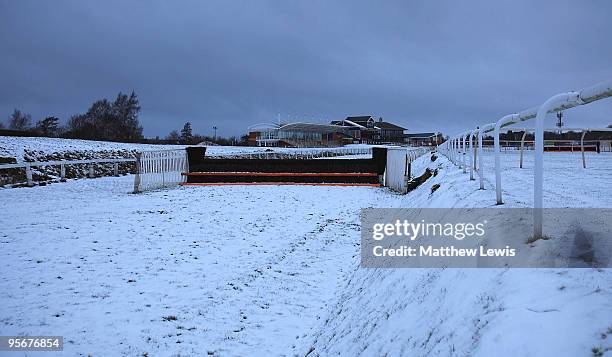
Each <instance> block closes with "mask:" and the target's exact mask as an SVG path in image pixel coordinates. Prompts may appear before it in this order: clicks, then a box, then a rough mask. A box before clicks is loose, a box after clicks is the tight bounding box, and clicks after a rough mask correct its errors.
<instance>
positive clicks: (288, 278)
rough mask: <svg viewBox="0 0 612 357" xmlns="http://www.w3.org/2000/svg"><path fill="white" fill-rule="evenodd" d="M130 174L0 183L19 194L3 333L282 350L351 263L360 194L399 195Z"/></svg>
mask: <svg viewBox="0 0 612 357" xmlns="http://www.w3.org/2000/svg"><path fill="white" fill-rule="evenodd" d="M131 180H132V177H131V176H128V177H122V178H100V179H93V180H79V181H72V182H69V183H66V184H61V185H53V186H49V187H40V188H34V189H14V190H5V191H2V193H1V194H2V200H3V201H4V202H14V206H13V208H12V209H11V210H10V212H7V213H8V215H7V214H4V215H3V216H2V218H0V219H1V220H2V222H1V225H2V227H3V229H2V233H1V235H0V239H1V241H0V246H1V256H0V262H1V263H0V269H1V270H2V276H1V280H0V304H1V306H2V309H1V310H0V332H1V333H0V334H2V335H11V334H24V333H25V334H29V335H34V334H44V333H47V334H48V333H51V332H52V333H53V334H57V335H63V336H66V340H67V342H66V350H65V353H66V354H68V355H73V354H83V355H87V354H89V353H91V354H93V355H94V356H96V355H130V356H134V355H141V354H142V353H145V352H148V353H149V355H153V356H155V355H160V354H161V355H171V354H173V353H180V354H186V355H201V354H206V353H207V352H208V351H210V352H211V353H212V352H214V353H215V354H221V355H254V354H261V355H265V354H277V353H279V352H280V351H285V352H287V353H289V352H291V351H293V350H294V346H297V345H299V344H300V338H301V337H302V336H303V335H305V334H309V333H311V328H312V327H313V326H314V325H315V323H316V322H317V319H318V318H319V317H320V316H321V315H324V313H325V311H326V309H327V308H328V305H329V304H330V302H333V301H335V294H336V292H337V291H338V289H339V287H340V285H341V284H343V282H344V281H345V275H346V274H347V273H349V272H350V271H352V270H354V269H355V265H356V262H357V257H358V239H357V238H358V233H359V218H358V210H359V207H361V206H363V207H366V206H367V207H370V206H385V207H386V206H388V205H389V204H393V202H398V201H399V199H400V196H397V195H394V194H392V193H389V192H387V191H386V190H382V189H376V188H367V187H349V188H346V187H345V188H341V187H317V188H314V187H305V186H281V187H273V186H262V187H252V186H249V187H241V186H234V187H197V188H193V187H183V188H177V189H174V190H167V191H156V192H149V193H144V194H140V195H133V194H129V193H128V191H129V188H130V187H131V184H132V181H131ZM313 190H316V194H315V191H313ZM77 212H78V213H77ZM174 317H176V320H175V319H174ZM262 341H265V343H262ZM296 352H299V351H296Z"/></svg>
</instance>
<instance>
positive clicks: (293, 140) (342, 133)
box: [249, 123, 355, 147]
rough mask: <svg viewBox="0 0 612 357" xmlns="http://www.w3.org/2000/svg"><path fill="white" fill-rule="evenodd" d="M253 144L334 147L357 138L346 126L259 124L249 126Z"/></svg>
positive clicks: (250, 138)
mask: <svg viewBox="0 0 612 357" xmlns="http://www.w3.org/2000/svg"><path fill="white" fill-rule="evenodd" d="M249 130H250V131H249V144H250V145H252V146H281V147H334V146H341V145H345V144H351V143H353V142H354V141H355V139H354V138H353V137H352V136H351V135H350V134H349V130H348V128H346V127H343V126H340V125H328V124H315V123H289V124H279V125H277V124H258V125H254V126H251V127H250V128H249Z"/></svg>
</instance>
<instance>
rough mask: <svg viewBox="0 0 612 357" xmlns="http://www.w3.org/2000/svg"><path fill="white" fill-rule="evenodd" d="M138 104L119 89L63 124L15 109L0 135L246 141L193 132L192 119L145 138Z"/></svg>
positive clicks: (165, 141) (137, 140)
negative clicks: (166, 132)
mask: <svg viewBox="0 0 612 357" xmlns="http://www.w3.org/2000/svg"><path fill="white" fill-rule="evenodd" d="M139 113H140V104H139V102H138V96H137V95H136V93H135V92H133V91H132V93H131V94H129V95H127V94H123V93H121V92H119V94H118V95H117V97H116V98H115V100H114V101H110V100H108V99H100V100H97V101H95V102H94V103H93V104H92V105H91V107H90V108H89V109H88V110H87V112H86V113H84V114H76V115H73V116H72V117H71V118H70V119H69V120H68V123H67V125H66V126H61V125H60V121H59V118H57V117H55V116H48V117H46V118H43V119H41V120H39V121H37V122H36V123H33V121H32V117H31V115H30V114H27V113H23V112H21V111H20V110H18V109H15V110H14V111H13V113H12V114H11V115H10V116H9V118H8V121H7V126H6V127H5V125H4V123H3V122H2V120H0V135H10V136H45V137H62V138H70V139H86V140H105V141H118V142H131V143H147V144H186V145H193V144H199V143H208V144H216V145H247V144H248V136H242V137H241V138H239V139H238V138H236V137H230V138H222V137H210V136H203V135H197V134H193V132H192V128H191V123H190V122H187V123H185V125H184V126H183V128H182V129H181V130H180V132H179V131H176V130H174V131H172V132H171V133H170V134H169V135H168V136H167V137H165V138H163V139H161V138H159V137H156V138H154V139H145V138H144V136H143V134H142V132H143V128H142V126H141V125H140V122H139V120H138V115H139Z"/></svg>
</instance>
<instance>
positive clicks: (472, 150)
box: [469, 130, 476, 180]
mask: <svg viewBox="0 0 612 357" xmlns="http://www.w3.org/2000/svg"><path fill="white" fill-rule="evenodd" d="M475 134H476V130H472V131H471V132H470V150H469V151H470V180H474V169H475V168H476V166H475V165H476V158H475V153H476V151H475V150H476V148H475V147H474V135H475Z"/></svg>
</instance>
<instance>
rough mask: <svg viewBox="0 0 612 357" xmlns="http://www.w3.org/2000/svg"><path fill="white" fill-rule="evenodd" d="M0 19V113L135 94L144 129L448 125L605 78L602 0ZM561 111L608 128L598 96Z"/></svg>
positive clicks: (50, 5)
mask: <svg viewBox="0 0 612 357" xmlns="http://www.w3.org/2000/svg"><path fill="white" fill-rule="evenodd" d="M0 16H1V20H0V45H1V49H0V53H1V55H0V78H1V85H0V115H1V117H0V118H2V119H4V120H6V119H7V118H8V116H9V115H10V113H11V112H12V111H13V109H14V108H18V109H20V110H22V111H25V112H27V113H30V114H32V118H33V119H34V120H38V119H41V118H42V117H44V116H47V115H55V116H58V117H59V118H60V119H62V121H63V122H65V121H66V120H68V118H69V117H70V116H71V115H73V114H76V113H82V112H85V111H86V110H87V109H88V107H89V106H90V104H91V103H92V102H93V101H94V100H96V99H100V98H104V97H106V98H113V97H114V96H116V94H117V93H118V92H119V91H123V92H129V91H131V90H134V91H136V93H137V94H138V95H139V98H140V102H141V105H142V112H141V116H140V120H141V123H142V125H143V126H144V128H145V135H146V136H147V137H153V136H156V135H159V136H165V135H166V134H168V132H170V131H171V130H173V129H180V128H181V127H182V125H183V123H184V122H186V121H191V122H192V123H193V127H194V131H195V132H197V133H200V134H208V135H211V134H212V126H213V125H216V126H217V127H219V134H220V135H223V136H230V135H240V134H242V133H244V132H246V131H247V127H248V126H249V125H252V124H256V123H261V122H275V121H276V120H277V113H280V114H281V119H282V120H283V121H311V122H328V121H329V120H332V119H341V118H344V117H346V116H347V115H373V116H376V117H378V116H382V117H383V118H384V119H385V120H387V121H390V122H393V123H397V124H400V125H403V126H404V127H406V128H408V130H409V131H410V132H418V131H433V130H441V131H443V132H444V133H447V134H453V133H455V132H457V131H459V130H463V129H464V128H466V127H468V126H469V127H472V126H476V125H478V124H482V123H488V122H492V121H495V120H496V119H497V118H499V117H501V116H503V115H505V114H508V113H512V112H516V111H520V110H523V109H526V108H529V107H532V106H535V105H537V104H540V103H541V102H543V101H544V100H545V99H547V97H549V96H551V95H553V94H556V93H557V92H561V91H567V90H572V89H579V88H582V87H584V86H588V85H591V84H595V83H597V82H599V81H602V80H605V79H609V78H612V39H610V36H611V35H612V21H611V18H612V2H611V1H605V0H600V1H531V0H525V1H517V0H512V1H397V2H396V1H329V0H315V1H310V0H309V1H305V0H304V1H281V0H278V1H260V0H245V1H233V0H225V1H182V0H177V1H154V0H147V1H144V0H139V1H136V0H130V1H108V0H104V1H85V0H74V1H65V0H57V1H39V0H35V1H29V0H0ZM566 120H567V125H568V126H584V125H589V126H602V125H607V124H611V123H612V100H609V101H607V102H606V101H602V102H601V103H595V104H592V105H589V106H587V107H582V108H576V109H573V110H571V111H568V112H567V113H566ZM552 122H553V119H552V118H551V125H552Z"/></svg>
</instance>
